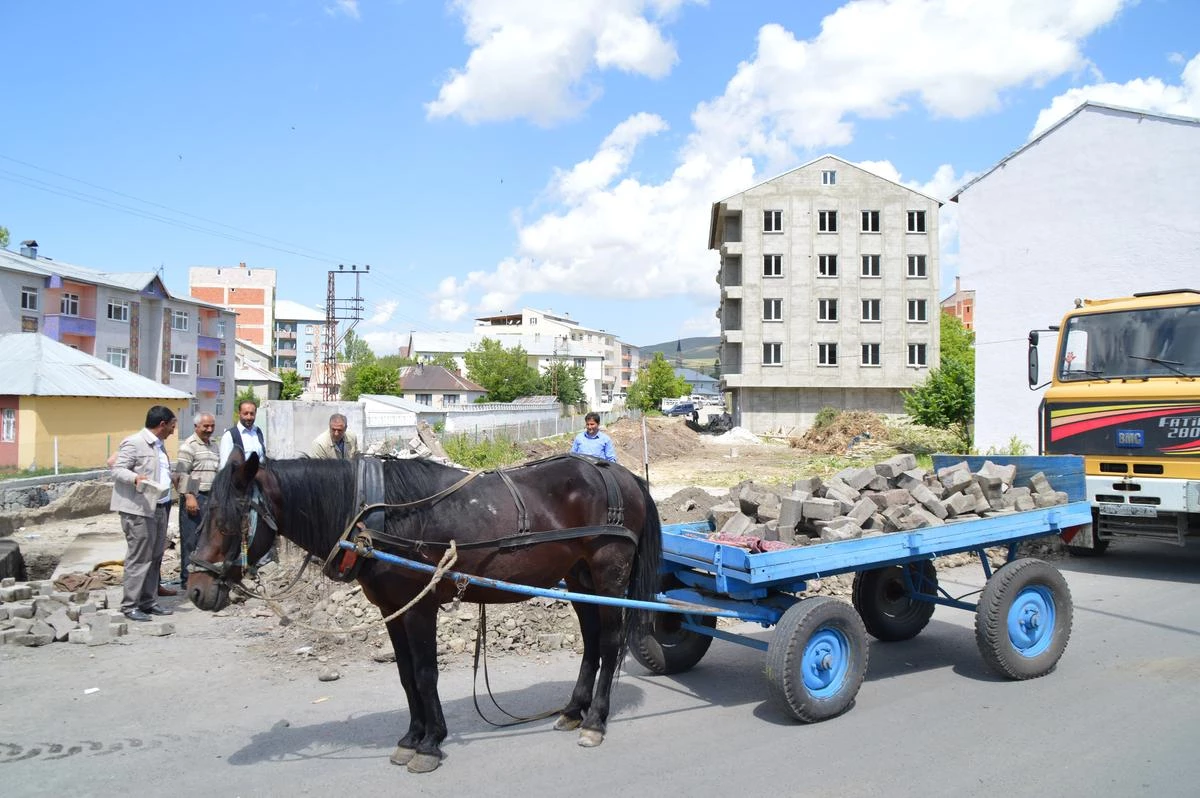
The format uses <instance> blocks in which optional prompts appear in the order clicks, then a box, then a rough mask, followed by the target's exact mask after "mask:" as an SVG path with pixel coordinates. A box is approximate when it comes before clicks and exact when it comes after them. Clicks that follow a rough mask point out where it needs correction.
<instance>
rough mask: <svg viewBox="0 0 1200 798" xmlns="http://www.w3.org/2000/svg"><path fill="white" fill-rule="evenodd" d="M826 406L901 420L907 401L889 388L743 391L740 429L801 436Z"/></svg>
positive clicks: (896, 390)
mask: <svg viewBox="0 0 1200 798" xmlns="http://www.w3.org/2000/svg"><path fill="white" fill-rule="evenodd" d="M825 407H837V408H849V409H853V410H866V411H869V412H872V413H879V414H880V415H885V416H892V417H895V418H899V417H900V416H903V415H904V399H903V397H902V396H901V392H900V391H899V390H898V389H890V388H879V389H875V388H776V389H773V390H756V391H744V392H742V406H741V418H742V420H741V422H740V424H741V426H744V427H745V428H746V429H750V430H754V431H756V432H758V433H759V434H777V435H794V434H796V435H798V434H801V433H803V432H804V431H805V430H807V429H808V428H809V427H811V426H812V424H813V422H814V421H815V420H816V417H817V413H819V412H820V411H821V409H822V408H825Z"/></svg>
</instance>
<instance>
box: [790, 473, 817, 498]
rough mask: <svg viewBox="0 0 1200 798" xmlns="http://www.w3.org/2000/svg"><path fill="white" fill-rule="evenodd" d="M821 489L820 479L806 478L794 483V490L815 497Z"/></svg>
mask: <svg viewBox="0 0 1200 798" xmlns="http://www.w3.org/2000/svg"><path fill="white" fill-rule="evenodd" d="M820 489H821V478H820V477H804V478H803V479H798V480H796V481H795V482H793V483H792V490H802V491H804V492H805V493H807V494H809V495H814V494H816V493H817V491H819V490H820Z"/></svg>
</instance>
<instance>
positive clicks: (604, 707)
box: [579, 606, 624, 748]
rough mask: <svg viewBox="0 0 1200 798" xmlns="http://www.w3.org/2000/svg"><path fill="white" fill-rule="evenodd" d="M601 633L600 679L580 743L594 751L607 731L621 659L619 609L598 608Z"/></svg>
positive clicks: (585, 716) (585, 718)
mask: <svg viewBox="0 0 1200 798" xmlns="http://www.w3.org/2000/svg"><path fill="white" fill-rule="evenodd" d="M596 611H597V615H598V616H599V621H598V623H599V627H600V628H599V632H598V634H597V638H598V641H597V646H596V648H597V650H598V652H599V658H600V673H599V679H598V680H597V682H596V687H595V691H594V694H593V696H592V702H591V706H590V707H588V710H587V714H585V715H584V718H583V728H582V729H581V730H580V732H579V744H580V745H582V746H584V747H586V748H591V747H594V746H597V745H600V743H602V742H604V732H605V731H606V730H607V728H608V711H609V705H610V704H609V701H610V697H611V694H612V684H613V676H614V675H615V674H616V671H617V666H618V665H620V660H621V654H622V651H621V642H622V641H621V638H622V635H623V631H624V625H623V622H622V618H623V611H622V610H621V608H619V607H607V606H597V607H596Z"/></svg>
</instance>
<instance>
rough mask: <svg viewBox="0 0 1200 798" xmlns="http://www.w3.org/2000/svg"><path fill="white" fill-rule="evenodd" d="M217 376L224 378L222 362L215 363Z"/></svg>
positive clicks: (223, 364) (223, 362)
mask: <svg viewBox="0 0 1200 798" xmlns="http://www.w3.org/2000/svg"><path fill="white" fill-rule="evenodd" d="M217 376H218V377H224V376H225V361H224V360H218V361H217Z"/></svg>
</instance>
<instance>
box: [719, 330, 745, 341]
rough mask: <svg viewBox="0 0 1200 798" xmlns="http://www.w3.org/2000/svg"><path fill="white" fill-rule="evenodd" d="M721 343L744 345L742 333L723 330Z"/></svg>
mask: <svg viewBox="0 0 1200 798" xmlns="http://www.w3.org/2000/svg"><path fill="white" fill-rule="evenodd" d="M721 343H724V344H740V343H742V331H741V330H731V329H728V328H726V329H724V330H721Z"/></svg>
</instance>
